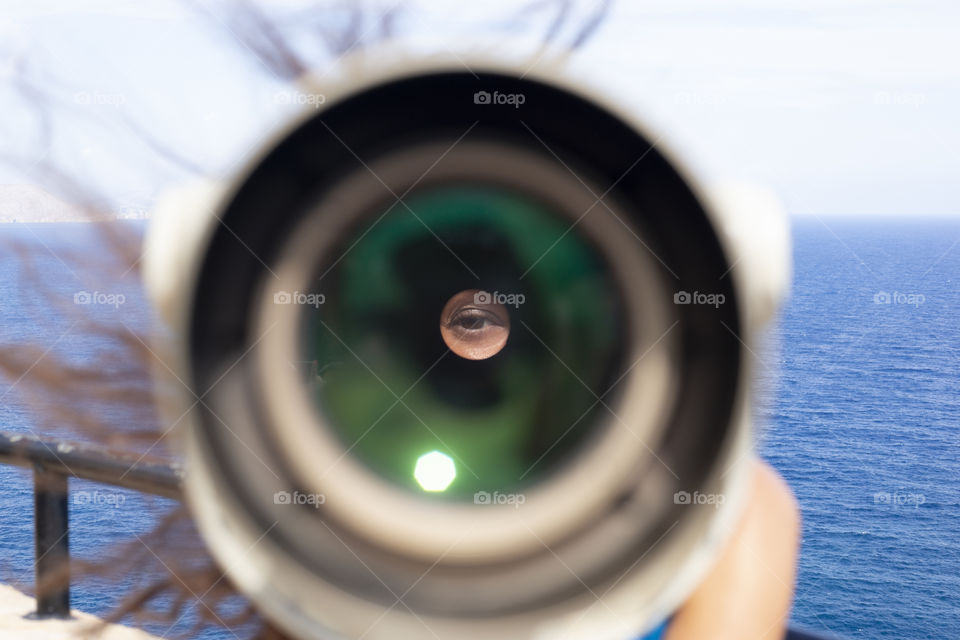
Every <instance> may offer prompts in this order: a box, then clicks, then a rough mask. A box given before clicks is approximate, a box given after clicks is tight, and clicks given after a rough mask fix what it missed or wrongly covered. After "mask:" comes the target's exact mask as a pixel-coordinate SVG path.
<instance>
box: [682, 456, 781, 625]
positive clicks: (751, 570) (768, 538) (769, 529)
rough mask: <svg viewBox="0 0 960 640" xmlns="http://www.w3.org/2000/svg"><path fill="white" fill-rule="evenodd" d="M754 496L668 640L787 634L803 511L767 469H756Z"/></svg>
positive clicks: (757, 464)
mask: <svg viewBox="0 0 960 640" xmlns="http://www.w3.org/2000/svg"><path fill="white" fill-rule="evenodd" d="M752 474H753V479H752V480H753V481H752V495H751V496H750V498H748V501H747V506H746V509H745V511H744V513H743V515H742V516H741V518H740V521H739V523H738V524H737V526H736V529H735V531H734V533H733V535H732V536H731V538H730V541H729V542H728V543H727V546H726V548H725V549H724V551H723V552H722V553H721V555H720V558H719V560H718V561H717V563H716V564H715V565H714V567H713V568H712V569H711V570H710V573H708V574H707V577H706V578H705V579H704V581H703V582H702V583H700V586H699V587H697V589H696V591H694V593H693V595H692V596H691V597H690V598H689V599H688V600H687V601H686V602H685V603H684V604H683V606H682V607H681V608H680V609H679V610H678V611H677V612H676V614H675V615H674V617H673V619H672V621H671V622H670V625H669V627H668V630H667V633H666V635H665V638H666V640H759V639H764V640H773V639H774V638H782V637H783V636H784V635H785V633H786V628H787V622H788V620H789V616H790V605H791V603H792V601H793V588H794V578H795V575H796V565H797V553H798V548H799V541H800V510H799V509H798V507H797V501H796V499H795V498H794V497H793V493H792V492H791V491H790V488H789V487H788V486H787V484H786V483H785V482H784V481H783V478H781V477H780V476H779V475H778V474H777V472H776V471H774V470H773V469H772V468H771V467H770V466H769V465H768V464H767V463H765V462H762V461H760V460H755V461H754V464H753V471H752Z"/></svg>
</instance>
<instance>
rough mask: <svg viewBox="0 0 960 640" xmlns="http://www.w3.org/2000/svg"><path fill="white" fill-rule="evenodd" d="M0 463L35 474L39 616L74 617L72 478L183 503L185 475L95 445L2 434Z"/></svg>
mask: <svg viewBox="0 0 960 640" xmlns="http://www.w3.org/2000/svg"><path fill="white" fill-rule="evenodd" d="M0 463H4V464H14V465H18V466H21V467H26V468H32V469H33V513H34V554H35V564H34V567H35V568H34V574H35V575H34V580H35V588H36V592H37V611H36V615H37V617H40V618H50V617H55V618H68V617H70V544H69V540H70V522H69V517H68V516H69V507H68V505H69V501H68V498H69V491H70V488H69V485H68V482H69V478H83V479H85V480H92V481H94V482H101V483H104V484H110V485H114V486H117V487H124V488H127V489H133V490H134V491H140V492H142V493H150V494H153V495H158V496H163V497H165V498H174V499H180V497H181V493H182V490H181V483H182V480H183V474H182V471H181V470H180V469H179V468H178V467H176V466H175V465H172V464H158V463H155V462H144V461H142V460H138V459H137V457H136V456H135V455H123V454H117V453H112V452H108V451H105V450H104V449H102V448H100V447H96V446H93V445H85V444H78V443H74V442H67V441H64V440H60V439H56V438H40V437H36V436H29V435H24V434H20V433H10V432H0Z"/></svg>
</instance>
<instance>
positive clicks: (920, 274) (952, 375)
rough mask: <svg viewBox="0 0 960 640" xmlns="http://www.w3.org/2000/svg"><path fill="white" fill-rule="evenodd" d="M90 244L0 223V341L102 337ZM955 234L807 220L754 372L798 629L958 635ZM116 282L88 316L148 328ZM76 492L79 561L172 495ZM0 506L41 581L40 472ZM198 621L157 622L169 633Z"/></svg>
mask: <svg viewBox="0 0 960 640" xmlns="http://www.w3.org/2000/svg"><path fill="white" fill-rule="evenodd" d="M9 240H19V241H21V242H22V243H23V244H24V245H27V246H30V247H32V248H33V249H35V250H36V251H35V254H34V262H35V265H36V273H39V274H41V280H42V282H43V283H44V285H43V286H39V285H38V284H37V282H36V279H34V280H31V279H30V278H29V277H28V275H29V274H27V273H26V270H25V268H24V266H23V263H22V261H21V260H20V258H19V257H18V255H17V254H16V253H15V252H13V251H8V250H7V248H6V247H5V245H3V244H2V243H3V242H5V241H9ZM95 243H96V240H95V234H94V233H93V232H92V229H91V227H90V226H88V225H76V224H70V225H2V227H0V247H2V248H3V250H2V251H0V274H2V277H0V300H2V301H3V302H2V304H0V346H2V345H9V344H28V343H33V342H35V343H38V344H41V345H44V348H46V347H47V346H51V345H54V346H55V350H56V352H57V353H60V354H62V355H64V356H65V357H66V358H68V359H69V360H71V361H75V362H77V363H81V362H83V361H84V360H85V359H86V358H88V357H89V356H90V355H91V354H93V353H95V352H96V351H97V350H98V349H102V348H103V345H102V344H100V343H98V342H97V341H96V340H94V339H92V338H89V337H86V336H84V334H83V332H82V331H78V330H76V328H75V327H73V326H72V325H71V320H70V318H69V316H68V315H63V314H45V312H44V309H45V305H48V304H49V302H50V300H51V296H52V298H53V299H55V300H57V301H58V302H67V303H68V304H69V302H70V301H71V300H72V297H73V295H75V294H76V293H77V292H80V291H88V292H93V291H96V290H97V289H96V287H97V286H98V283H96V282H90V281H88V280H84V278H83V274H81V273H78V272H77V269H75V268H72V267H73V264H72V262H71V261H70V260H62V259H61V257H59V256H62V255H64V253H65V252H67V251H69V250H81V251H91V249H90V247H91V246H93V245H94V244H95ZM958 243H960V221H953V220H937V219H922V218H920V219H911V220H907V219H900V220H889V219H869V218H860V219H849V220H844V219H835V218H827V219H824V220H822V221H821V220H818V219H811V218H800V219H795V220H794V252H795V264H796V270H795V277H794V282H793V291H792V295H791V298H790V300H789V303H788V304H787V306H786V307H785V308H784V309H783V311H782V313H781V315H780V317H779V319H778V321H777V323H776V325H775V326H774V327H773V328H771V329H770V330H769V331H768V333H767V335H766V336H765V338H764V341H763V342H764V346H763V348H760V349H758V350H757V360H756V361H755V362H754V366H755V369H756V371H757V377H758V379H757V411H756V412H757V414H758V418H759V420H760V422H761V423H762V425H763V427H762V430H761V435H760V442H759V447H760V451H761V453H762V455H763V456H764V457H765V458H766V459H767V460H769V461H770V462H771V463H772V464H773V466H774V467H776V468H777V469H778V470H779V471H780V473H782V474H783V475H784V476H785V477H786V479H787V480H788V482H789V484H790V486H791V487H792V488H793V490H794V492H795V493H796V495H797V497H798V500H799V502H800V505H801V508H802V512H803V521H804V529H803V546H802V551H801V557H800V566H799V577H798V584H797V594H796V602H795V605H794V610H793V615H792V620H793V623H794V624H796V625H800V626H803V627H806V628H809V629H812V630H818V631H821V632H825V633H832V634H834V635H836V636H838V637H840V638H850V639H863V640H874V639H885V638H889V639H893V638H897V639H902V638H929V639H936V640H956V638H958V637H960V602H958V599H957V594H958V593H960V491H958V485H960V394H958V389H960V384H958V382H960V373H958V372H960V244H958ZM108 286H109V287H110V288H108V289H104V290H102V291H107V292H108V293H119V292H122V293H123V294H124V297H125V299H124V303H123V304H122V305H119V306H113V307H111V306H110V305H101V306H100V307H97V308H95V309H94V308H89V309H87V311H93V312H95V313H96V314H98V315H100V316H101V317H102V318H104V319H107V320H110V319H115V320H118V321H122V322H123V323H124V324H126V325H127V326H129V327H130V328H132V329H136V328H142V327H144V326H146V324H147V323H148V322H149V310H148V308H147V305H146V304H145V301H144V300H143V295H142V292H141V291H140V290H139V288H138V287H137V286H136V283H135V282H134V283H130V282H123V283H114V284H110V285H108ZM17 397H18V394H17V390H16V389H12V388H11V385H10V384H9V383H4V384H2V385H0V410H2V412H3V413H2V415H3V420H2V422H0V424H2V428H3V429H5V430H8V431H22V432H31V431H32V430H34V429H37V430H40V431H42V428H40V427H38V426H37V424H36V421H35V416H34V415H33V414H32V413H31V412H30V411H29V410H28V409H27V408H26V407H25V406H24V405H23V403H21V402H19V401H18V400H17ZM117 418H118V420H121V419H122V416H118V417H117ZM71 489H72V491H73V492H74V494H77V493H78V492H85V493H84V494H83V495H85V496H87V497H88V498H91V499H89V500H87V501H86V502H84V503H76V502H72V503H71V513H70V525H71V531H70V535H71V538H70V545H71V552H72V555H73V556H74V557H77V558H91V559H95V558H97V557H98V553H102V550H103V549H104V548H107V547H108V546H109V545H114V544H118V543H121V542H123V541H129V540H136V537H135V536H141V537H142V536H144V535H145V534H146V533H147V532H148V531H149V530H150V529H151V528H152V527H153V526H154V525H155V524H156V521H157V518H158V517H160V515H162V514H163V513H165V512H166V511H168V510H169V509H170V508H171V506H172V505H171V503H170V502H169V501H166V500H160V499H155V498H148V497H145V496H143V495H141V494H138V493H136V492H130V491H122V490H119V491H118V490H116V489H113V488H111V487H104V486H99V485H94V484H92V483H87V482H84V481H75V480H74V481H71ZM94 492H99V495H100V496H101V498H99V499H98V498H93V496H94V495H97V494H95V493H94ZM105 496H109V497H105ZM0 508H2V515H0V580H2V581H4V582H8V583H14V584H17V585H18V586H20V587H21V588H24V589H27V590H29V589H30V588H31V585H32V580H33V573H32V572H33V569H32V566H33V537H32V535H33V529H32V527H33V523H32V484H31V481H30V476H29V474H28V473H26V472H24V471H22V470H19V469H15V468H13V467H9V466H6V465H0ZM135 584H136V582H135V578H130V580H129V581H128V582H127V583H125V584H123V585H121V587H120V588H118V587H117V586H116V585H114V584H110V583H107V582H104V581H98V580H89V579H84V580H81V581H77V582H75V583H74V585H73V589H72V596H73V604H74V606H75V607H77V608H79V609H82V610H85V611H89V612H91V613H95V614H98V615H105V614H107V613H109V611H110V610H111V609H112V608H114V607H115V606H116V605H117V604H118V603H119V601H120V599H121V598H122V597H123V596H124V595H126V594H127V593H129V591H130V589H132V588H133V587H134V585H135ZM193 621H194V618H193V617H192V616H186V617H184V618H183V619H181V620H180V621H179V622H178V623H177V624H176V625H173V626H172V627H171V626H170V625H166V624H163V625H157V624H152V625H150V626H149V628H150V630H151V631H153V632H155V633H158V634H168V635H171V636H173V635H175V634H176V633H178V632H179V633H184V632H186V630H187V629H188V628H189V625H190V624H192V622H193ZM190 637H196V638H202V639H204V640H213V639H218V640H219V639H220V638H232V637H234V635H233V633H232V632H229V631H224V630H219V631H218V630H209V631H207V632H205V633H203V634H199V635H198V634H190Z"/></svg>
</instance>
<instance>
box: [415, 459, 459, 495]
mask: <svg viewBox="0 0 960 640" xmlns="http://www.w3.org/2000/svg"><path fill="white" fill-rule="evenodd" d="M413 477H414V478H416V479H417V482H418V483H420V486H421V487H422V488H423V490H424V491H446V490H447V487H449V486H450V483H451V482H453V479H454V478H456V477H457V466H456V465H455V464H454V463H453V459H452V458H450V456H448V455H447V454H445V453H440V452H439V451H431V452H430V453H425V454H423V455H422V456H420V457H419V458H417V466H416V468H415V469H414V470H413Z"/></svg>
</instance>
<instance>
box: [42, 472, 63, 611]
mask: <svg viewBox="0 0 960 640" xmlns="http://www.w3.org/2000/svg"><path fill="white" fill-rule="evenodd" d="M67 492H68V488H67V477H66V476H64V475H62V474H59V473H57V472H55V471H47V470H46V469H44V467H43V466H42V465H40V464H35V465H34V467H33V517H34V547H35V553H36V590H37V616H38V617H58V618H68V617H70V546H69V536H68V532H69V526H70V525H69V520H68V512H67Z"/></svg>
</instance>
